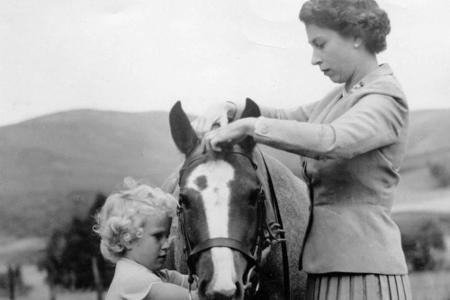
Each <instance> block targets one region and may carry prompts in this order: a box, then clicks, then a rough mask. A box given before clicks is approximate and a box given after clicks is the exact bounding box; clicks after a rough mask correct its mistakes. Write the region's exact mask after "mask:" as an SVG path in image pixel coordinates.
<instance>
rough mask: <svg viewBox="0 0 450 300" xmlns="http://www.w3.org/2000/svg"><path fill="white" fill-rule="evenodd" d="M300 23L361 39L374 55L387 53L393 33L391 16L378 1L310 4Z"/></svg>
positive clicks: (319, 0)
mask: <svg viewBox="0 0 450 300" xmlns="http://www.w3.org/2000/svg"><path fill="white" fill-rule="evenodd" d="M300 20H301V21H302V22H303V23H305V24H314V25H316V26H319V27H325V28H328V29H332V30H334V31H336V32H339V33H340V34H341V35H342V36H358V37H360V38H361V39H362V40H363V41H364V44H365V47H366V49H367V50H368V51H369V52H371V53H379V52H381V51H383V50H384V49H386V36H387V35H388V34H389V32H390V30H391V26H390V22H389V17H388V15H387V14H386V12H385V11H384V10H382V9H381V8H380V7H378V4H377V3H376V2H375V0H309V1H307V2H305V3H304V4H303V6H302V9H301V10H300Z"/></svg>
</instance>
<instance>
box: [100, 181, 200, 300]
mask: <svg viewBox="0 0 450 300" xmlns="http://www.w3.org/2000/svg"><path fill="white" fill-rule="evenodd" d="M124 184H125V186H126V189H124V190H123V191H120V192H118V193H114V194H111V195H110V196H109V197H108V198H107V199H106V202H105V204H104V205H103V207H102V209H101V211H100V212H99V214H98V215H97V224H96V225H95V226H94V231H95V232H96V233H98V234H99V235H100V237H101V243H100V250H101V253H102V255H103V256H104V257H105V258H106V259H108V260H110V261H111V262H113V263H115V264H116V268H115V273H114V278H113V280H112V282H111V285H110V287H109V290H108V293H107V295H106V300H123V299H127V300H128V299H129V300H142V299H146V300H154V299H158V300H162V299H164V300H171V299H173V300H182V299H186V300H187V299H198V294H197V292H196V291H192V292H191V293H189V291H188V289H187V288H188V285H189V284H188V277H187V275H182V274H180V273H179V272H177V271H171V270H167V269H161V268H162V266H163V263H164V260H165V258H166V255H167V251H168V247H169V233H170V226H171V223H172V217H173V216H174V215H175V212H176V207H177V202H176V200H175V199H174V198H173V197H172V196H171V195H170V194H167V193H165V192H163V191H162V190H161V189H159V188H152V187H150V186H148V185H144V184H139V183H137V182H135V181H134V180H133V179H131V178H129V177H128V178H125V180H124Z"/></svg>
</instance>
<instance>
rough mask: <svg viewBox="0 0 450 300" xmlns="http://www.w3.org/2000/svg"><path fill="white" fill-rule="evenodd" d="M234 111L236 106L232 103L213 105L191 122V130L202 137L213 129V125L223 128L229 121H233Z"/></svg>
mask: <svg viewBox="0 0 450 300" xmlns="http://www.w3.org/2000/svg"><path fill="white" fill-rule="evenodd" d="M236 110H237V107H236V104H233V103H232V102H223V103H218V104H214V105H213V106H210V107H209V108H208V109H206V110H205V112H204V113H203V114H201V115H200V116H199V117H197V118H196V119H195V120H194V121H192V128H194V130H195V132H196V133H197V134H198V135H200V136H203V135H204V134H205V133H206V132H208V131H210V130H211V129H213V128H214V126H215V125H216V126H219V127H223V126H225V125H226V124H228V120H229V119H231V120H232V119H234V117H235V115H236Z"/></svg>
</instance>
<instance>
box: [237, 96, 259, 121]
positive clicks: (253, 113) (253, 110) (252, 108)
mask: <svg viewBox="0 0 450 300" xmlns="http://www.w3.org/2000/svg"><path fill="white" fill-rule="evenodd" d="M259 116H261V111H260V109H259V106H258V104H256V103H255V101H253V100H252V99H250V98H247V99H245V108H244V111H243V112H242V116H241V119H243V118H252V117H253V118H257V117H259Z"/></svg>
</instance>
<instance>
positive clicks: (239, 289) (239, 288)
mask: <svg viewBox="0 0 450 300" xmlns="http://www.w3.org/2000/svg"><path fill="white" fill-rule="evenodd" d="M242 295H243V289H242V284H241V283H240V282H239V281H237V282H236V292H235V294H234V296H235V298H236V299H240V298H241V297H242Z"/></svg>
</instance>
